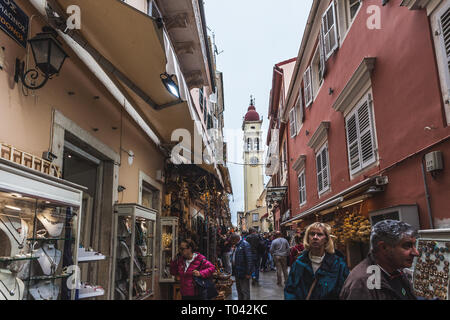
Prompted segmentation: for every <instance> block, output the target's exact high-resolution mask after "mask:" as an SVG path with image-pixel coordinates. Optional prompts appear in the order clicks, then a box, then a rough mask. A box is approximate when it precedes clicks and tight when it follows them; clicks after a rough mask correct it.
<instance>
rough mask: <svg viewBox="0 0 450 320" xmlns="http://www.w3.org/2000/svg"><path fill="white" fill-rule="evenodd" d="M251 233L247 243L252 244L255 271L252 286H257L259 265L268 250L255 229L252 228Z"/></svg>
mask: <svg viewBox="0 0 450 320" xmlns="http://www.w3.org/2000/svg"><path fill="white" fill-rule="evenodd" d="M249 233H250V234H249V235H248V236H247V238H246V241H247V242H248V243H249V244H250V247H251V249H252V255H253V263H254V269H253V270H254V271H253V273H252V284H253V285H257V284H258V283H259V265H260V263H261V259H262V257H263V255H264V251H265V250H266V246H265V242H264V239H262V237H261V236H260V235H259V234H258V233H256V230H255V229H254V228H250V229H249Z"/></svg>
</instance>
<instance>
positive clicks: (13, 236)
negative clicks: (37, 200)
mask: <svg viewBox="0 0 450 320" xmlns="http://www.w3.org/2000/svg"><path fill="white" fill-rule="evenodd" d="M0 229H1V230H3V231H4V232H5V234H6V236H7V237H8V238H9V239H10V243H11V256H14V255H16V254H18V253H19V252H20V250H22V249H23V248H24V247H25V244H26V240H27V234H28V225H27V223H26V222H25V221H24V220H22V219H20V222H16V221H13V220H11V218H10V217H9V216H6V219H5V218H4V216H0Z"/></svg>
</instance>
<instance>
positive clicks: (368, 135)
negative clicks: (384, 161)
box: [358, 94, 376, 167]
mask: <svg viewBox="0 0 450 320" xmlns="http://www.w3.org/2000/svg"><path fill="white" fill-rule="evenodd" d="M371 100H372V99H371V95H370V94H369V95H368V97H367V100H366V101H365V102H364V103H363V105H362V106H360V107H359V109H358V124H359V135H360V137H361V160H362V166H363V167H366V166H367V165H369V164H371V163H373V162H374V161H375V159H376V157H375V143H374V141H375V139H374V130H373V118H372V112H371V108H370V104H371Z"/></svg>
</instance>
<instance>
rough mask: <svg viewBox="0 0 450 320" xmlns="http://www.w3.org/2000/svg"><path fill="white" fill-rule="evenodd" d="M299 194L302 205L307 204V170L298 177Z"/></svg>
mask: <svg viewBox="0 0 450 320" xmlns="http://www.w3.org/2000/svg"><path fill="white" fill-rule="evenodd" d="M298 193H299V199H300V200H299V202H300V205H301V206H302V205H304V204H305V203H306V183H305V170H303V171H302V172H301V173H300V174H299V175H298Z"/></svg>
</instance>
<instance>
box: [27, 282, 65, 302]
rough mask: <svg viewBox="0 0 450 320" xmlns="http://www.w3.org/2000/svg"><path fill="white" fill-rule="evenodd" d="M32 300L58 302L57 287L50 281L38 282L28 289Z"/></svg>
mask: <svg viewBox="0 0 450 320" xmlns="http://www.w3.org/2000/svg"><path fill="white" fill-rule="evenodd" d="M29 291H30V293H31V295H32V296H33V299H34V300H58V294H59V286H58V285H57V284H54V283H52V281H40V282H37V283H36V284H34V285H32V286H30V289H29Z"/></svg>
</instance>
